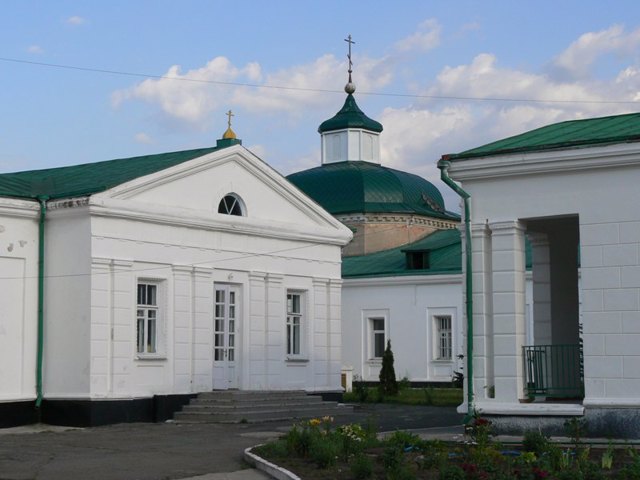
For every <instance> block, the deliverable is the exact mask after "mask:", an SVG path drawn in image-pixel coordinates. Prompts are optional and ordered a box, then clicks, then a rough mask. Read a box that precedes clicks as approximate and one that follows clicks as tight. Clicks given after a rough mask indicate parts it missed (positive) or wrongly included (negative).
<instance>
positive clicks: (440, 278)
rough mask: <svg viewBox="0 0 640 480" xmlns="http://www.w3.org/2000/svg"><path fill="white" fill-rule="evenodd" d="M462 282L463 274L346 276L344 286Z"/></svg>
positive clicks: (392, 285) (391, 285) (389, 285)
mask: <svg viewBox="0 0 640 480" xmlns="http://www.w3.org/2000/svg"><path fill="white" fill-rule="evenodd" d="M461 283H462V274H460V273H456V274H442V275H406V276H395V277H393V276H389V277H368V278H345V279H343V284H342V285H343V287H344V288H349V287H395V286H400V285H452V284H453V285H455V284H461Z"/></svg>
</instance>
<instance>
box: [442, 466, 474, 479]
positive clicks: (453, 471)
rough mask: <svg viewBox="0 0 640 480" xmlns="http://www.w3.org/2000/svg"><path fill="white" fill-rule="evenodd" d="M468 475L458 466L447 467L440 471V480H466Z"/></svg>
mask: <svg viewBox="0 0 640 480" xmlns="http://www.w3.org/2000/svg"><path fill="white" fill-rule="evenodd" d="M466 477H467V475H466V474H465V471H464V470H463V469H462V468H460V467H459V466H458V465H447V466H446V467H444V468H443V469H441V470H440V480H465V478H466Z"/></svg>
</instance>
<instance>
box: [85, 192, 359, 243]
mask: <svg viewBox="0 0 640 480" xmlns="http://www.w3.org/2000/svg"><path fill="white" fill-rule="evenodd" d="M89 212H90V215H91V216H94V217H110V218H120V219H126V220H133V221H138V222H146V223H155V224H160V225H169V226H173V227H176V226H177V227H186V228H195V229H201V230H213V231H220V232H229V233H236V234H244V235H253V236H258V237H266V238H277V239H284V240H301V241H308V242H313V243H326V244H330V245H339V246H343V245H346V244H347V243H349V241H350V240H351V236H352V233H351V231H350V230H348V229H346V231H345V230H344V229H340V230H336V229H333V228H330V227H321V226H318V227H315V228H309V227H304V228H299V226H298V225H297V224H294V223H282V222H275V221H272V220H271V221H267V220H260V219H254V218H248V217H236V216H232V215H217V214H216V215H214V214H211V213H209V214H205V213H200V212H196V211H193V210H189V209H180V208H178V207H175V208H169V207H158V206H155V205H150V204H140V203H138V204H134V203H133V202H130V201H128V200H117V199H112V198H111V199H109V198H101V199H100V198H94V197H91V200H90V206H89Z"/></svg>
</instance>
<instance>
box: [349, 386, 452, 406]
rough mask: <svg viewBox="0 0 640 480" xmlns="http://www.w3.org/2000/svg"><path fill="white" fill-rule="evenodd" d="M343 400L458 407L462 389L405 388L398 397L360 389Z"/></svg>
mask: <svg viewBox="0 0 640 480" xmlns="http://www.w3.org/2000/svg"><path fill="white" fill-rule="evenodd" d="M343 400H344V401H345V402H349V403H397V404H401V405H433V406H437V407H456V406H458V405H460V404H461V403H462V389H461V388H403V389H401V390H400V391H399V392H398V394H397V395H393V396H392V395H383V396H382V397H381V396H380V394H379V393H378V389H377V388H376V387H359V389H358V391H357V392H356V391H354V392H347V393H345V394H344V397H343Z"/></svg>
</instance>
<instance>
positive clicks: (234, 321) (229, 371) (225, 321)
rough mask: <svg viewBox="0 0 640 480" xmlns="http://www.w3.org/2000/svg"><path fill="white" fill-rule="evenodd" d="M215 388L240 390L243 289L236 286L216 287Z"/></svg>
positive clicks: (214, 329)
mask: <svg viewBox="0 0 640 480" xmlns="http://www.w3.org/2000/svg"><path fill="white" fill-rule="evenodd" d="M214 300H215V304H214V312H213V388H214V389H215V390H226V389H228V388H238V383H239V381H238V377H239V375H240V369H239V366H238V360H239V358H238V357H239V355H238V354H239V349H238V345H239V342H238V340H239V338H240V337H239V336H238V330H239V320H240V319H239V313H240V290H239V289H238V287H235V286H233V285H215V286H214Z"/></svg>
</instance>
